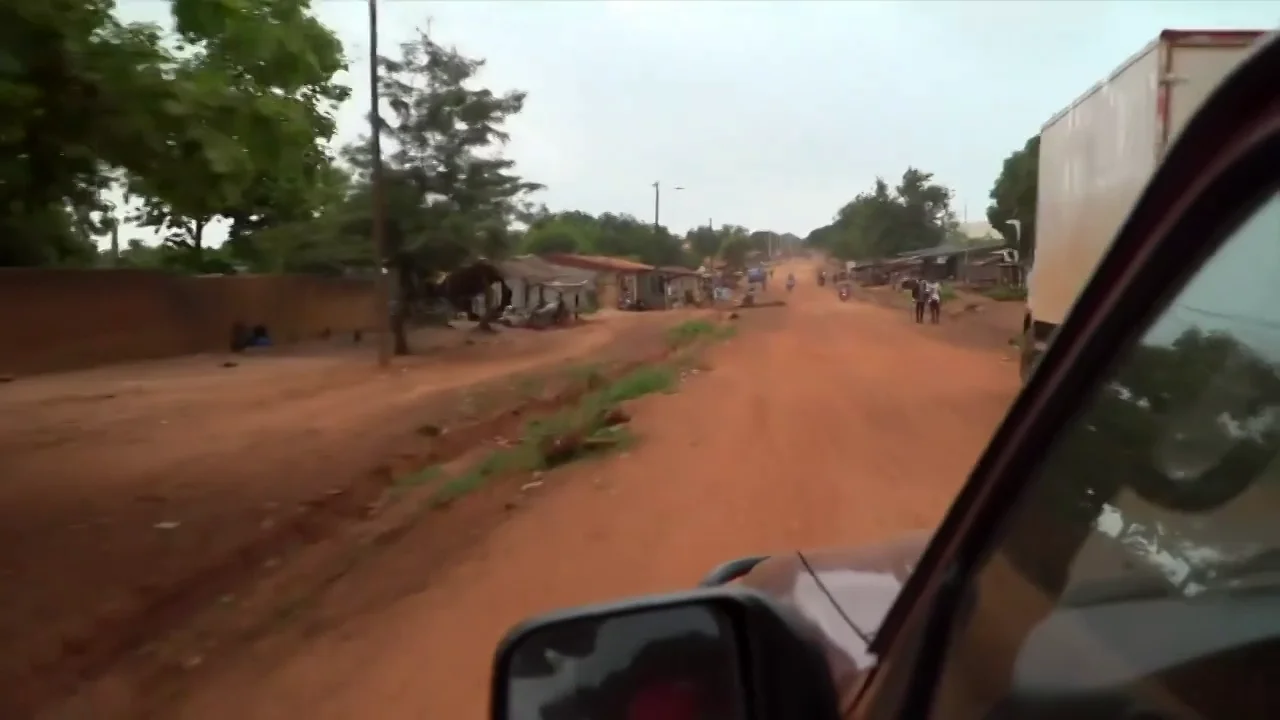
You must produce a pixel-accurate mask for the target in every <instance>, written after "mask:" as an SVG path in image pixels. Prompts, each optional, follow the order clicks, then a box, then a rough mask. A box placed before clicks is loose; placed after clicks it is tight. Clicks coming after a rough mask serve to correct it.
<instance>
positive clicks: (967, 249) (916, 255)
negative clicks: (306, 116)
mask: <svg viewBox="0 0 1280 720" xmlns="http://www.w3.org/2000/svg"><path fill="white" fill-rule="evenodd" d="M1004 246H1005V244H1004V242H989V243H975V244H973V245H939V246H938V247H932V248H926V249H924V250H909V251H907V252H904V253H898V257H899V258H901V259H903V260H917V259H920V258H945V257H951V256H953V255H964V254H965V253H983V252H994V251H996V250H999V249H1001V248H1003V247H1004Z"/></svg>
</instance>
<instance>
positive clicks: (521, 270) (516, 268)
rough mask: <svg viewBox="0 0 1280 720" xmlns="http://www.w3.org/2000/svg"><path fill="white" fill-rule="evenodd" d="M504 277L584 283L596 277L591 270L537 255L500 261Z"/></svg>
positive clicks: (537, 281) (538, 281)
mask: <svg viewBox="0 0 1280 720" xmlns="http://www.w3.org/2000/svg"><path fill="white" fill-rule="evenodd" d="M498 272H500V273H502V275H503V277H509V278H519V279H521V280H524V281H525V282H529V283H534V284H542V285H545V284H549V283H555V284H564V285H582V284H584V283H588V282H591V281H592V280H594V279H595V277H596V274H595V273H594V272H592V271H591V270H587V269H584V268H579V267H568V266H565V265H556V264H554V263H552V262H549V261H547V260H544V259H542V258H540V257H538V256H537V255H517V256H515V257H512V258H507V259H506V260H502V261H500V262H498Z"/></svg>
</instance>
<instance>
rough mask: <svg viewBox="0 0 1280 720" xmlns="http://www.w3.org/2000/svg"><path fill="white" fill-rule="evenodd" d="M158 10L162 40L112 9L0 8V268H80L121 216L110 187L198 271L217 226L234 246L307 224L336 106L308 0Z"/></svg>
mask: <svg viewBox="0 0 1280 720" xmlns="http://www.w3.org/2000/svg"><path fill="white" fill-rule="evenodd" d="M171 9H172V11H173V14H174V20H175V25H176V30H177V38H176V42H167V43H166V38H164V37H163V36H162V33H161V32H160V29H159V28H157V27H154V26H150V25H144V24H124V23H121V22H119V21H118V20H116V19H115V17H114V15H113V10H114V3H113V2H110V0H89V1H85V2H52V3H50V2H40V1H39V0H16V1H15V2H10V3H6V4H5V5H4V7H3V9H0V118H3V119H0V203H3V206H4V207H5V209H6V212H5V214H4V215H3V219H0V236H2V237H4V242H3V243H2V244H0V264H3V265H48V264H59V263H65V262H67V261H68V259H72V258H77V257H78V258H83V257H84V250H85V248H86V247H87V246H89V245H91V244H92V242H91V238H92V237H93V236H94V235H99V234H102V233H105V232H107V231H108V230H109V228H110V227H111V225H112V224H114V223H117V222H118V221H119V219H120V218H118V217H117V216H116V211H115V208H112V207H110V206H109V204H108V203H106V202H105V201H104V200H103V198H102V195H103V193H104V192H105V191H107V190H108V189H110V188H113V187H114V188H119V189H124V190H126V191H127V193H128V195H129V196H131V197H132V198H134V199H136V200H139V201H141V203H142V205H143V207H144V209H143V211H142V212H141V213H140V214H139V215H138V217H136V218H133V219H134V220H136V221H138V222H140V223H141V224H143V225H145V226H150V227H155V228H158V229H161V230H162V231H163V232H164V233H166V241H167V242H168V243H170V244H171V245H172V246H174V247H175V248H178V249H181V250H186V251H187V252H189V253H190V254H192V255H193V259H192V261H191V262H190V263H188V264H189V265H190V266H191V267H193V268H196V269H199V268H202V267H203V266H202V264H201V261H200V255H201V252H202V249H203V233H204V229H205V228H206V227H208V225H209V223H210V222H212V221H213V220H214V219H215V218H218V217H224V218H227V219H230V220H231V221H232V223H233V234H234V233H236V232H238V231H241V230H242V229H243V228H244V227H245V226H247V225H252V226H254V227H264V226H267V225H270V224H271V223H272V222H275V221H278V220H281V219H285V220H287V219H291V218H292V219H297V218H303V217H308V216H310V215H311V214H312V212H313V211H314V209H315V206H316V203H317V201H318V199H319V198H320V197H321V194H320V193H319V192H318V189H317V188H318V187H319V186H323V184H324V180H325V179H326V178H327V166H328V158H327V157H326V154H325V149H324V148H325V146H326V143H327V141H328V139H329V138H330V137H331V136H332V134H333V129H334V125H333V118H332V115H333V112H334V110H335V109H336V105H337V103H340V102H341V101H342V100H343V99H345V97H346V90H345V88H342V87H341V86H338V85H336V84H334V83H333V82H332V77H333V76H334V75H335V74H336V73H337V72H339V71H340V70H342V69H343V67H344V61H343V58H342V48H341V45H340V44H339V42H338V40H337V39H336V37H335V36H334V35H333V33H332V32H330V31H329V30H327V29H326V28H325V27H324V26H322V25H321V24H320V23H319V22H317V21H316V20H315V19H314V18H312V17H311V16H310V15H309V3H308V2H306V1H305V0H234V1H233V0H173V2H172V3H171ZM170 39H172V38H170Z"/></svg>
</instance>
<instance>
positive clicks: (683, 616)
mask: <svg viewBox="0 0 1280 720" xmlns="http://www.w3.org/2000/svg"><path fill="white" fill-rule="evenodd" d="M811 632H812V631H811V630H810V629H809V628H808V627H807V626H806V625H805V624H804V622H803V621H802V620H798V619H797V618H796V617H795V616H794V615H792V614H791V613H790V611H788V610H786V609H785V608H783V607H780V606H778V605H777V604H775V603H774V602H773V601H772V600H770V599H769V598H767V597H765V596H764V595H761V594H758V593H756V592H754V591H750V590H746V589H741V588H713V589H707V590H698V591H694V592H689V593H679V594H674V595H660V596H652V597H647V598H642V599H638V600H630V601H626V602H622V603H617V604H611V605H602V606H595V607H587V608H580V609H575V610H569V611H565V612H560V613H556V614H552V615H547V616H543V617H539V618H535V619H532V620H529V621H526V622H524V623H522V624H520V625H518V626H516V627H515V628H513V629H512V630H511V631H510V632H508V634H507V636H506V638H504V639H503V641H502V643H501V644H500V645H499V646H498V652H497V655H496V657H495V660H494V669H493V685H492V688H491V691H492V696H491V702H490V717H491V718H492V720H586V719H587V718H619V719H620V720H683V719H685V718H688V719H690V720H694V719H697V718H703V717H714V718H722V719H723V720H747V719H748V718H753V719H756V720H774V719H775V718H776V719H778V720H782V719H783V718H795V717H804V718H812V719H814V720H837V719H838V717H839V711H838V698H837V693H836V690H835V688H834V687H833V685H832V681H831V671H830V668H829V667H828V666H827V663H826V660H825V658H824V655H823V652H822V649H821V645H820V644H818V643H817V642H816V641H815V639H814V637H813V636H812V635H811Z"/></svg>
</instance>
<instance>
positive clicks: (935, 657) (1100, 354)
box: [846, 34, 1280, 717]
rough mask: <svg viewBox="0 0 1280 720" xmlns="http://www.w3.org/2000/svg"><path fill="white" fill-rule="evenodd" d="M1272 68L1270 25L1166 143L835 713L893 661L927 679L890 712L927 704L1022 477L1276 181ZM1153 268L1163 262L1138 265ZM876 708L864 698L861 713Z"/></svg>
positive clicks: (1279, 161)
mask: <svg viewBox="0 0 1280 720" xmlns="http://www.w3.org/2000/svg"><path fill="white" fill-rule="evenodd" d="M1277 77H1280V38H1278V37H1277V35H1276V34H1272V35H1270V36H1268V37H1266V38H1263V39H1262V40H1260V41H1259V46H1258V47H1257V48H1256V49H1255V50H1254V52H1253V53H1252V54H1251V55H1250V56H1249V57H1248V58H1246V59H1245V60H1244V61H1242V62H1241V64H1240V65H1239V66H1238V67H1237V68H1236V69H1235V70H1234V71H1233V72H1232V74H1231V75H1229V76H1228V77H1227V78H1225V79H1224V80H1223V82H1222V83H1221V84H1220V85H1219V86H1218V88H1217V89H1216V90H1215V91H1214V92H1213V93H1212V94H1211V95H1210V97H1209V98H1208V99H1207V100H1206V101H1205V103H1204V105H1203V106H1201V108H1200V109H1199V110H1198V111H1197V113H1196V115H1195V116H1194V117H1193V118H1192V119H1191V121H1190V122H1189V123H1188V124H1187V126H1186V127H1185V128H1184V130H1183V132H1182V133H1181V135H1180V136H1179V137H1178V139H1177V141H1176V142H1175V143H1174V144H1173V146H1172V147H1170V149H1169V151H1168V153H1167V154H1166V155H1165V158H1164V160H1163V162H1162V163H1161V165H1160V167H1159V168H1158V169H1157V170H1156V172H1155V173H1154V174H1153V176H1152V178H1151V180H1150V181H1149V182H1148V184H1147V187H1146V189H1145V190H1144V191H1143V193H1142V195H1141V198H1140V199H1139V200H1138V202H1137V203H1136V204H1135V205H1134V208H1133V209H1132V211H1131V212H1130V214H1129V217H1128V219H1127V220H1126V221H1125V223H1124V225H1123V226H1122V227H1121V229H1120V231H1119V233H1118V234H1117V236H1116V239H1115V241H1114V242H1113V244H1112V246H1111V248H1110V250H1109V251H1108V252H1107V254H1106V255H1105V256H1104V257H1103V259H1102V260H1101V262H1100V263H1099V265H1098V267H1097V269H1096V270H1095V272H1094V274H1093V276H1092V278H1091V279H1090V281H1089V282H1088V284H1087V285H1086V287H1085V289H1084V290H1083V291H1082V293H1081V295H1080V297H1079V298H1078V300H1077V301H1076V303H1075V305H1074V307H1073V309H1072V311H1071V313H1070V315H1069V316H1068V318H1067V319H1066V321H1065V322H1064V323H1063V325H1062V326H1061V328H1060V329H1059V331H1058V334H1057V337H1056V338H1055V340H1054V342H1053V343H1052V345H1051V346H1050V347H1049V349H1048V350H1047V352H1046V353H1045V354H1044V356H1043V357H1042V358H1041V361H1040V363H1039V365H1038V367H1037V369H1036V370H1035V372H1034V373H1033V374H1032V375H1031V377H1030V379H1029V380H1028V382H1027V383H1026V385H1025V386H1024V387H1023V389H1022V391H1021V393H1019V395H1018V397H1017V398H1016V399H1015V401H1014V402H1013V404H1012V406H1011V407H1010V410H1009V412H1008V414H1007V415H1006V416H1005V419H1004V420H1003V421H1002V422H1001V424H1000V425H999V427H998V428H997V430H996V432H995V434H994V435H993V437H992V439H991V442H990V444H989V445H988V447H987V449H986V450H985V451H984V452H983V454H982V456H981V457H980V459H979V460H978V462H977V464H976V465H975V467H974V470H973V472H972V474H971V475H970V477H969V480H968V482H967V483H966V484H965V486H964V488H963V489H962V490H961V491H960V493H959V494H958V496H957V497H956V499H955V501H954V502H953V504H952V506H951V508H950V510H949V511H948V513H947V515H946V517H945V518H944V520H943V521H942V523H941V524H940V526H939V528H938V530H937V531H936V532H935V534H934V536H933V538H932V540H931V541H930V543H929V545H928V547H927V548H926V549H925V551H924V553H923V555H922V556H921V559H920V561H919V563H918V565H917V567H916V570H915V572H914V573H913V574H912V576H911V577H910V578H909V579H908V581H907V583H906V584H905V586H904V587H903V590H902V593H901V594H900V595H899V598H898V600H897V602H895V604H894V606H893V607H892V608H891V609H890V611H889V613H888V615H886V617H885V619H884V622H883V623H882V625H881V627H880V630H879V632H878V633H877V634H876V637H875V638H874V640H873V642H872V645H871V650H872V652H873V653H874V654H875V655H876V656H877V657H878V659H879V662H877V664H876V666H875V667H874V668H872V670H871V672H870V673H869V674H868V676H867V678H866V680H865V681H864V683H863V685H862V688H861V691H860V692H859V694H858V697H857V699H856V700H855V702H854V705H853V706H852V707H851V708H849V710H850V711H851V713H849V714H846V717H865V716H866V715H867V713H868V712H869V710H870V708H871V707H872V706H873V704H875V703H876V697H877V696H878V695H879V691H880V689H881V688H883V687H885V686H890V687H894V686H895V682H896V683H898V685H896V686H897V687H901V684H900V683H901V682H903V681H902V678H896V679H894V678H890V677H889V676H892V675H897V674H898V673H899V672H903V671H905V672H907V673H909V674H910V675H911V676H913V677H912V679H911V684H912V685H914V684H916V683H917V682H921V681H920V677H921V676H924V677H927V678H928V679H929V687H924V688H912V691H911V692H906V693H902V697H903V702H904V703H906V704H908V705H911V706H912V707H906V706H903V707H901V708H899V710H900V711H901V712H894V713H893V715H895V716H905V717H924V716H925V715H927V711H928V706H927V701H926V700H921V699H920V697H919V695H920V692H918V691H920V690H923V691H925V694H926V695H932V692H931V690H932V687H931V686H932V681H933V680H934V679H936V677H934V676H935V675H936V673H937V671H938V670H939V669H940V668H941V662H942V657H944V656H945V648H944V647H938V646H936V645H937V644H938V643H941V645H944V646H945V644H946V637H947V635H948V634H949V633H948V630H949V628H950V625H951V619H952V618H953V615H954V613H953V611H954V610H955V609H956V603H957V602H958V599H959V597H960V596H961V593H962V591H963V589H964V588H965V587H966V586H967V585H968V583H969V582H970V580H971V579H972V577H973V575H974V573H975V571H976V569H977V568H978V567H979V563H980V562H981V560H982V558H983V557H984V556H985V553H986V551H987V549H988V548H990V547H991V546H992V542H993V540H994V533H995V532H996V531H997V529H998V528H999V527H1000V526H1001V524H1002V523H1001V521H1002V520H1003V518H1005V517H1006V516H1007V515H1008V513H1009V512H1010V511H1011V509H1012V508H1013V507H1014V504H1015V503H1016V501H1017V500H1018V498H1019V494H1020V493H1019V491H1020V489H1021V488H1022V487H1023V486H1024V484H1025V479H1026V478H1027V477H1028V476H1029V475H1031V473H1032V472H1033V471H1034V470H1035V468H1037V467H1038V465H1039V463H1040V461H1041V460H1042V459H1043V457H1044V455H1045V450H1046V448H1048V447H1049V446H1050V445H1051V444H1052V443H1053V442H1054V441H1055V440H1056V439H1057V437H1058V436H1059V434H1060V432H1061V431H1062V430H1063V429H1064V428H1065V427H1066V426H1067V424H1068V423H1069V422H1071V420H1073V419H1074V418H1075V417H1076V416H1077V414H1078V412H1079V411H1080V410H1081V409H1082V408H1083V406H1084V403H1085V402H1086V400H1087V399H1088V398H1089V397H1090V394H1091V391H1092V390H1094V389H1095V388H1096V386H1097V383H1098V381H1099V379H1100V378H1102V377H1104V376H1105V373H1106V372H1107V371H1108V370H1109V369H1111V368H1112V367H1113V365H1114V363H1115V362H1116V361H1117V360H1118V359H1119V354H1120V352H1121V351H1122V350H1123V349H1125V348H1127V347H1129V345H1130V343H1131V341H1132V340H1133V339H1134V337H1135V335H1137V334H1138V333H1140V332H1142V331H1143V330H1144V329H1145V328H1146V327H1147V325H1148V324H1149V322H1150V321H1151V320H1152V319H1153V318H1154V317H1155V316H1156V314H1157V313H1158V312H1159V311H1160V310H1161V309H1162V308H1163V307H1164V306H1165V305H1166V303H1167V301H1168V300H1169V299H1170V298H1171V296H1173V295H1175V294H1176V293H1177V292H1178V291H1179V290H1180V289H1181V288H1182V287H1183V286H1184V285H1185V284H1186V282H1187V281H1188V280H1189V279H1190V278H1191V277H1192V276H1193V275H1194V274H1195V272H1196V271H1197V270H1198V269H1199V268H1200V266H1201V265H1202V264H1203V262H1204V261H1205V260H1206V259H1207V258H1208V257H1209V256H1211V255H1212V254H1213V253H1214V252H1216V250H1217V249H1218V247H1219V246H1220V245H1221V243H1222V242H1224V241H1225V239H1226V237H1227V236H1228V235H1229V233H1228V232H1224V228H1228V227H1230V226H1232V225H1233V224H1236V223H1239V222H1240V221H1241V220H1243V219H1244V217H1245V216H1246V215H1247V214H1248V213H1249V212H1250V211H1252V210H1254V209H1256V207H1257V205H1258V203H1259V202H1260V201H1261V200H1262V199H1264V198H1265V197H1267V196H1268V195H1271V194H1272V193H1274V192H1275V191H1276V184H1277V179H1278V178H1277V173H1278V172H1280V92H1278V91H1277V90H1278V88H1280V85H1278V84H1277V83H1275V80H1274V79H1275V78H1277ZM1278 242H1280V240H1278ZM1156 267H1161V268H1165V269H1164V270H1163V271H1159V272H1156V271H1151V270H1148V268H1156ZM913 638H914V640H912V639H913ZM922 644H923V645H924V646H927V647H924V648H923V649H921V648H922ZM917 650H920V651H919V652H917ZM895 666H897V667H895ZM921 702H926V704H925V705H923V706H920V705H919V703H921ZM882 710H883V708H881V707H880V706H878V705H876V713H875V714H877V715H879V714H880V712H882ZM922 710H923V711H924V712H923V713H921V711H922Z"/></svg>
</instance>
